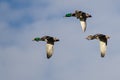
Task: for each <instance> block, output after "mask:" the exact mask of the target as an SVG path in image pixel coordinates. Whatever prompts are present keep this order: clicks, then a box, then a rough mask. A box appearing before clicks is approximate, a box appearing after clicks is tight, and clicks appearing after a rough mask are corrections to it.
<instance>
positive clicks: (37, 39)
mask: <svg viewBox="0 0 120 80" xmlns="http://www.w3.org/2000/svg"><path fill="white" fill-rule="evenodd" d="M32 41H37V42H38V41H42V40H41V38H39V37H36V38H34V39H33V40H32Z"/></svg>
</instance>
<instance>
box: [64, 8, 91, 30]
mask: <svg viewBox="0 0 120 80" xmlns="http://www.w3.org/2000/svg"><path fill="white" fill-rule="evenodd" d="M65 17H76V18H77V19H79V20H80V24H81V27H82V31H83V32H85V31H86V26H87V23H86V19H87V18H90V17H92V16H91V15H90V14H88V13H85V12H83V11H78V10H76V11H75V13H67V14H66V15H65Z"/></svg>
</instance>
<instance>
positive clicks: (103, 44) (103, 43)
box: [100, 38, 107, 57]
mask: <svg viewBox="0 0 120 80" xmlns="http://www.w3.org/2000/svg"><path fill="white" fill-rule="evenodd" d="M106 48H107V39H106V38H100V52H101V57H104V56H105V53H106Z"/></svg>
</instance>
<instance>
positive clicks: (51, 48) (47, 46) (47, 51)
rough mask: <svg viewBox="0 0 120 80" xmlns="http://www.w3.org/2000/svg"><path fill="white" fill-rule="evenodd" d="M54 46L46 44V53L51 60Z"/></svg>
mask: <svg viewBox="0 0 120 80" xmlns="http://www.w3.org/2000/svg"><path fill="white" fill-rule="evenodd" d="M53 46H54V45H53V44H48V43H47V44H46V53H47V58H48V59H49V58H50V57H51V56H52V54H53V50H54V49H53Z"/></svg>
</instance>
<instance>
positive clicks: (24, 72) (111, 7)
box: [0, 0, 120, 80]
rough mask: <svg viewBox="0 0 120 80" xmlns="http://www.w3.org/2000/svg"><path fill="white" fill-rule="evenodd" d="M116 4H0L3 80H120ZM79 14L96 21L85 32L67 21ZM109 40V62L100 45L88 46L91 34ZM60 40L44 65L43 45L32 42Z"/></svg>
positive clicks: (31, 0) (18, 0) (13, 0)
mask: <svg viewBox="0 0 120 80" xmlns="http://www.w3.org/2000/svg"><path fill="white" fill-rule="evenodd" d="M118 3H119V1H118V0H115V1H112V0H110V1H109V2H108V1H107V0H104V1H103V0H102V1H80V0H74V1H68V0H61V1H56V0H49V1H45V0H10V1H9V0H6V1H1V2H0V16H1V18H0V79H1V80H47V79H49V80H76V79H82V80H83V79H84V80H88V79H91V80H96V79H97V80H101V79H102V80H113V79H115V80H119V79H120V77H119V75H118V74H119V73H120V71H119V67H120V65H119V61H120V59H119V48H118V47H119V45H118V43H119V40H120V38H119V36H118V34H119V14H118V13H119V8H118V6H119V5H118ZM76 9H79V10H83V11H85V12H88V13H90V14H91V15H92V18H90V19H88V20H87V22H88V23H87V25H88V26H87V30H86V32H85V33H83V32H82V30H81V26H80V23H79V20H77V19H76V18H63V16H64V15H65V14H66V13H69V12H74V11H75V10H76ZM95 33H104V34H108V35H110V36H111V38H110V40H109V41H108V49H107V54H106V56H105V58H103V59H102V58H101V57H100V52H99V42H98V41H87V40H86V39H85V37H86V36H87V35H89V34H95ZM43 35H50V36H55V37H58V38H60V42H58V43H55V46H54V47H55V50H54V54H53V56H52V58H51V59H49V60H47V59H46V51H45V42H39V43H37V42H32V39H33V38H34V37H36V36H37V37H41V36H43Z"/></svg>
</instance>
